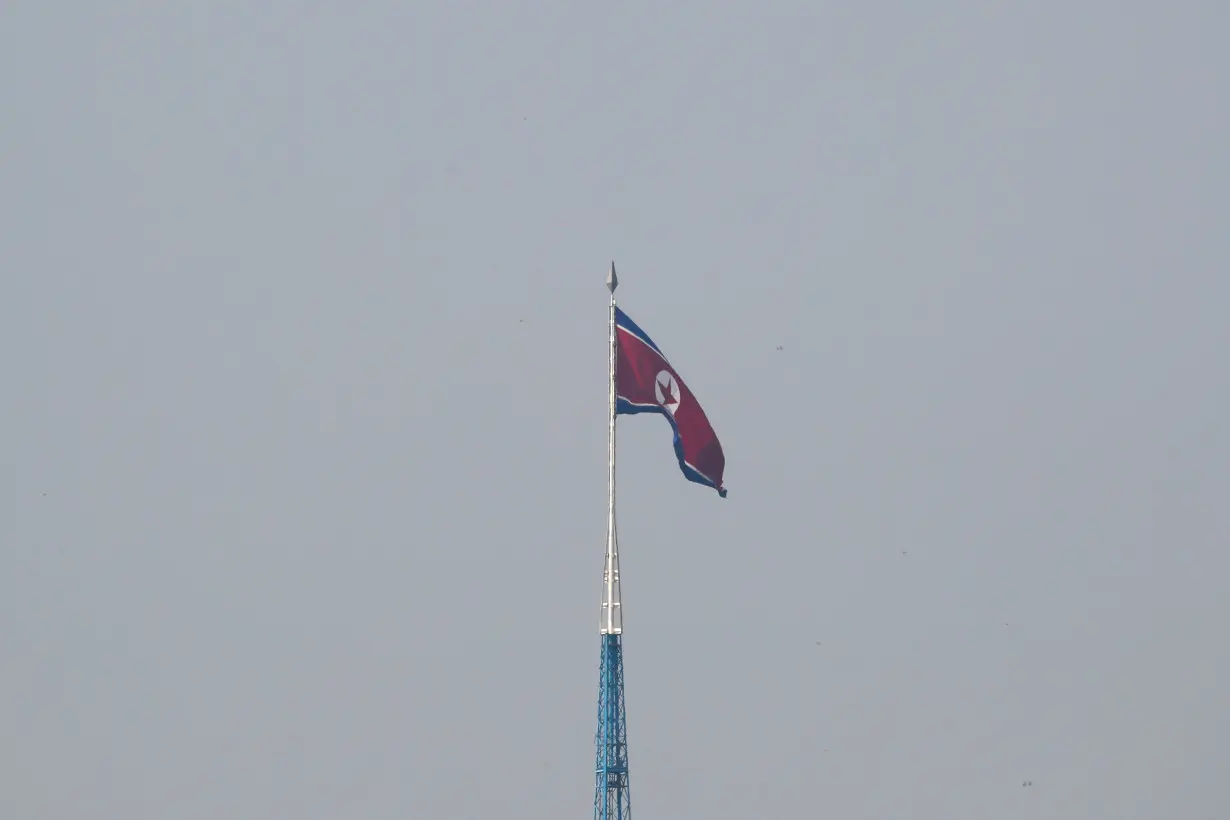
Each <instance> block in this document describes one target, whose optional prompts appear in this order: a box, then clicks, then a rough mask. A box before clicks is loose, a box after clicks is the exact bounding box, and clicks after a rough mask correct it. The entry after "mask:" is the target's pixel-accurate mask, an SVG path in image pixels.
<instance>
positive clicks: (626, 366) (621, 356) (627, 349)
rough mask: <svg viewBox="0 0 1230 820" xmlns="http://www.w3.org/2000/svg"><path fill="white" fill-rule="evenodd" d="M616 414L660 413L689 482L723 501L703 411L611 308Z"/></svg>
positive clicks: (649, 343)
mask: <svg viewBox="0 0 1230 820" xmlns="http://www.w3.org/2000/svg"><path fill="white" fill-rule="evenodd" d="M615 339H616V358H615V397H616V399H615V412H616V414H621V415H630V414H634V413H661V414H662V415H663V416H665V417H666V420H667V421H669V422H670V424H671V428H672V429H673V430H674V432H675V455H676V456H677V457H678V459H679V469H681V470H683V474H684V476H685V477H687V478H688V480H690V481H695V482H696V483H697V484H704V485H705V486H708V487H713V488H714V489H715V490H717V491H718V494H719V495H720V496H722V498H725V497H726V490H725V489H723V488H722V471H723V470H724V469H725V467H726V456H724V455H723V454H722V445H721V444H720V443H719V442H718V440H717V436H716V435H714V433H713V428H712V427H710V426H709V419H708V418H707V417H706V416H705V411H704V410H702V409H701V408H700V405H699V404H697V402H696V397H695V396H693V395H692V391H691V390H688V387H687V385H685V384H684V383H683V379H681V378H679V374H678V373H676V372H675V368H673V367H671V364H670V362H668V361H667V360H666V356H664V355H662V351H661V350H659V349H658V346H657V345H656V344H654V343H653V340H652V339H650V338H649V336H648V334H646V333H645V331H643V330H641V329H640V328H639V327H638V326H637V324H636V323H635V322H633V321H632V320H631V319H629V318H628V314H626V313H624V312H623V311H622V310H620V309H619V308H615Z"/></svg>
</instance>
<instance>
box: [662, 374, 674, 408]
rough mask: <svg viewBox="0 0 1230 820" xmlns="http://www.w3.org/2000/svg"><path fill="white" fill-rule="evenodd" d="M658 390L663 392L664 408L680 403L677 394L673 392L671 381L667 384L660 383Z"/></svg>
mask: <svg viewBox="0 0 1230 820" xmlns="http://www.w3.org/2000/svg"><path fill="white" fill-rule="evenodd" d="M658 389H659V390H661V391H662V406H663V407H667V406H669V405H672V404H678V403H679V400H678V399H676V398H675V394H674V393H672V392H671V383H670V380H669V379H668V380H667V381H665V382H658Z"/></svg>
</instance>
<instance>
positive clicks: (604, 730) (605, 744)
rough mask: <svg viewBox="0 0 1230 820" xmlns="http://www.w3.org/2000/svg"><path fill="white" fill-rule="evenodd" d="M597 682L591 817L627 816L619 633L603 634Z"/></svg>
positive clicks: (622, 819)
mask: <svg viewBox="0 0 1230 820" xmlns="http://www.w3.org/2000/svg"><path fill="white" fill-rule="evenodd" d="M599 675H600V677H599V679H598V680H599V683H598V731H597V733H596V741H597V747H598V754H597V761H596V766H595V769H596V777H595V783H594V820H628V818H630V817H631V816H632V811H631V805H630V802H629V796H630V795H629V791H628V725H627V722H626V721H625V717H626V714H627V713H626V712H625V709H624V660H623V647H621V646H620V636H619V635H603V636H602V662H601V665H600V672H599Z"/></svg>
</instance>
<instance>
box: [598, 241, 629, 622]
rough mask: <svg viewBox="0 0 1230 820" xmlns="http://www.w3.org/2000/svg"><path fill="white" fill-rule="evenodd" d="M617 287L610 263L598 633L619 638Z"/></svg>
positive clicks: (620, 617)
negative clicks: (602, 564)
mask: <svg viewBox="0 0 1230 820" xmlns="http://www.w3.org/2000/svg"><path fill="white" fill-rule="evenodd" d="M618 286H619V277H618V276H616V275H615V263H614V262H612V263H611V271H610V273H608V274H607V277H606V287H607V290H608V291H610V293H611V303H610V309H609V311H608V322H607V329H608V344H609V348H610V349H609V351H608V354H609V362H608V364H609V367H608V369H607V375H608V379H607V520H606V567H605V572H604V573H603V576H604V577H603V582H604V584H605V589H603V596H602V609H603V612H602V615H603V622H602V624H601V627H600V629H599V631H600V632H601V633H602V634H604V635H618V634H620V633H621V632H623V611H622V608H621V606H620V600H619V599H620V590H619V544H618V539H617V537H616V534H615V402H616V397H615V367H616V361H615V359H616V335H615V333H616V331H615V288H617V287H618Z"/></svg>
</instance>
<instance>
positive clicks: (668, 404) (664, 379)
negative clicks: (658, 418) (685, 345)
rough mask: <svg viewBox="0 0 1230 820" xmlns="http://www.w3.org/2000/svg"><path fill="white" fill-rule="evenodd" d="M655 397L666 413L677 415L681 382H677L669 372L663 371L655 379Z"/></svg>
mask: <svg viewBox="0 0 1230 820" xmlns="http://www.w3.org/2000/svg"><path fill="white" fill-rule="evenodd" d="M653 395H654V397H655V398H657V400H658V404H660V405H662V407H663V408H665V409H666V412H668V413H670V414H671V415H672V416H673V415H675V410H676V409H678V407H679V398H680V395H679V382H677V381H675V377H674V376H673V375H671V372H670V371H669V370H663V371H662V372H660V373H659V374H658V375H657V376H655V377H654V380H653Z"/></svg>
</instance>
